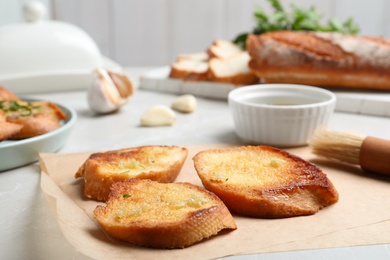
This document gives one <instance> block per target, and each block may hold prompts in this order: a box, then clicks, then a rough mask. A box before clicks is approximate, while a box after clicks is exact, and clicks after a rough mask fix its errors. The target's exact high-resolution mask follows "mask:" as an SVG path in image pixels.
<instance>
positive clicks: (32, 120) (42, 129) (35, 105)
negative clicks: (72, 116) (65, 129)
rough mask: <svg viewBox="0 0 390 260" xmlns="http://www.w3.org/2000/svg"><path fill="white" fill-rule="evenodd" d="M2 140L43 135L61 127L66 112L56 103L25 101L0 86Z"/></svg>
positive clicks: (0, 134)
mask: <svg viewBox="0 0 390 260" xmlns="http://www.w3.org/2000/svg"><path fill="white" fill-rule="evenodd" d="M0 112H1V115H0V125H1V126H2V127H0V141H1V140H5V139H10V140H20V139H25V138H30V137H35V136H38V135H42V134H45V133H48V132H51V131H53V130H56V129H57V128H59V127H61V121H62V120H65V119H66V115H65V113H64V112H63V111H62V110H61V109H60V108H59V107H58V106H57V105H56V104H54V103H51V102H47V101H25V100H21V99H19V98H18V97H17V96H16V95H14V94H13V93H12V92H10V91H8V90H6V89H5V88H2V87H1V86H0Z"/></svg>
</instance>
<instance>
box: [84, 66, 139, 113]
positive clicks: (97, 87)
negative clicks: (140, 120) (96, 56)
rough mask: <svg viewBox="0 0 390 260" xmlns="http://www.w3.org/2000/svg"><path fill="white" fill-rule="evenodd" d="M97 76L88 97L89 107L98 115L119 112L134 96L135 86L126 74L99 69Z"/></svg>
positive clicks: (96, 72)
mask: <svg viewBox="0 0 390 260" xmlns="http://www.w3.org/2000/svg"><path fill="white" fill-rule="evenodd" d="M95 75H96V79H95V81H94V82H93V84H92V85H91V86H90V87H89V89H88V93H87V96H88V104H89V107H90V108H91V109H92V110H93V111H95V112H96V113H99V114H104V113H111V112H115V111H117V110H118V109H119V108H120V107H121V106H123V105H124V104H125V103H126V102H127V101H128V99H129V97H130V96H131V95H132V94H133V84H132V82H131V80H130V79H129V78H127V77H126V75H125V74H122V73H118V72H109V71H107V70H105V69H103V68H98V69H96V71H95ZM126 78H127V79H126Z"/></svg>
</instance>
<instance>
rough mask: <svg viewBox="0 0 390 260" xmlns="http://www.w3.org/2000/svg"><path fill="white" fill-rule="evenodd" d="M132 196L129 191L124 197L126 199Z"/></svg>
mask: <svg viewBox="0 0 390 260" xmlns="http://www.w3.org/2000/svg"><path fill="white" fill-rule="evenodd" d="M130 197H131V196H130V194H127V193H126V194H123V198H124V199H127V198H130Z"/></svg>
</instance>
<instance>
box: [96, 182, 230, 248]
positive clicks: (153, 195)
mask: <svg viewBox="0 0 390 260" xmlns="http://www.w3.org/2000/svg"><path fill="white" fill-rule="evenodd" d="M189 196H194V197H196V198H199V199H200V201H202V202H201V203H200V204H199V205H195V206H194V205H191V203H192V202H191V203H190V204H187V202H188V201H189V200H191V197H189ZM178 202H184V204H183V206H180V207H178V206H176V205H175V203H178ZM172 203H173V204H172ZM139 207H141V209H140V208H139ZM138 209H139V210H138ZM118 212H120V213H119V214H120V215H115V214H117V213H118ZM123 212H125V213H124V214H122V213H123ZM129 212H130V213H129ZM94 215H95V218H96V219H97V220H98V221H99V223H100V224H101V225H102V227H103V228H104V229H105V231H106V232H107V233H108V234H109V235H110V236H112V237H114V238H116V239H119V240H123V241H127V242H129V243H132V244H135V245H140V246H146V247H155V248H184V247H188V246H190V245H193V244H195V243H197V242H199V241H202V240H204V239H206V238H209V237H210V236H213V235H216V234H217V233H218V232H219V231H221V230H222V229H236V228H237V226H236V224H235V222H234V219H233V217H232V216H231V214H230V212H229V211H228V209H227V208H226V206H225V205H224V204H223V202H222V201H221V200H220V199H219V198H218V197H217V196H215V195H214V194H213V193H211V192H208V191H206V190H204V189H202V188H200V187H198V186H195V185H193V184H190V183H169V184H162V183H158V182H155V181H151V180H141V179H132V180H128V181H124V182H117V183H115V184H114V185H113V186H112V191H111V193H110V197H109V200H108V201H107V204H106V206H97V208H96V209H95V211H94Z"/></svg>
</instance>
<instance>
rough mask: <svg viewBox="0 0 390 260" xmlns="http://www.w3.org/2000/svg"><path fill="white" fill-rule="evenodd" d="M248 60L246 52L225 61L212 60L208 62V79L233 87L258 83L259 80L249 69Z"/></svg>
mask: <svg viewBox="0 0 390 260" xmlns="http://www.w3.org/2000/svg"><path fill="white" fill-rule="evenodd" d="M249 60H250V56H249V54H248V52H246V51H242V52H240V53H238V54H236V55H234V56H231V57H229V58H226V59H219V58H212V59H210V61H209V70H208V78H209V79H210V80H211V81H215V82H223V83H230V84H234V85H251V84H254V83H259V78H258V77H257V76H256V75H255V74H254V73H253V72H252V71H251V70H250V69H249V66H248V63H249Z"/></svg>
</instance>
